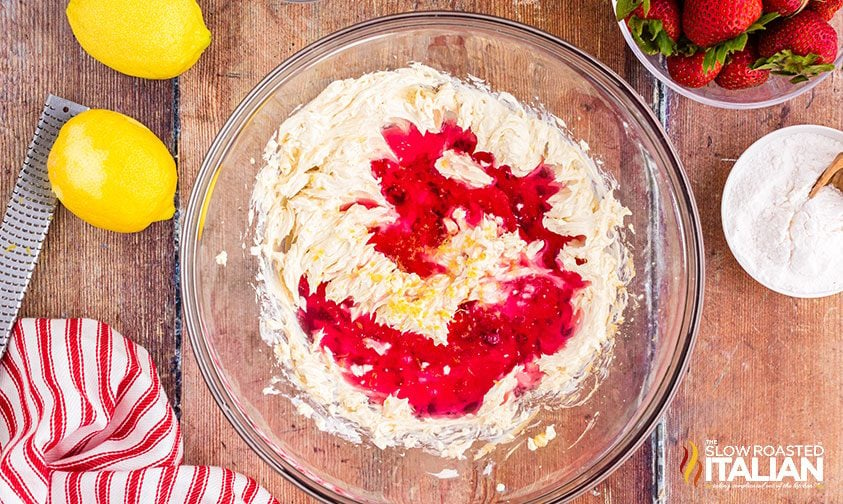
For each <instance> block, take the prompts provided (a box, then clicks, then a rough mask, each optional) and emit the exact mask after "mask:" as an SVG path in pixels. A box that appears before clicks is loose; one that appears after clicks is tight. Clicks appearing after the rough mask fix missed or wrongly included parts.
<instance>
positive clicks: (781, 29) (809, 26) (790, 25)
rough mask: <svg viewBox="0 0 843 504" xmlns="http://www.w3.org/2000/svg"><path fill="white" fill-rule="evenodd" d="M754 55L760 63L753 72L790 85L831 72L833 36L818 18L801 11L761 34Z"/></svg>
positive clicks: (835, 39)
mask: <svg viewBox="0 0 843 504" xmlns="http://www.w3.org/2000/svg"><path fill="white" fill-rule="evenodd" d="M758 54H759V55H760V56H761V59H759V60H758V61H756V62H755V64H754V65H753V68H754V69H756V70H771V71H772V72H773V73H774V74H777V75H790V76H793V79H791V81H792V82H794V83H796V82H802V81H805V80H808V79H810V78H811V77H814V76H816V75H819V74H821V73H824V72H829V71H831V70H834V58H836V57H837V33H836V32H835V31H834V28H833V27H832V26H831V25H830V24H828V22H827V21H825V20H824V19H823V18H821V17H820V15H819V14H817V13H816V12H814V11H812V10H804V11H802V12H800V13H799V14H797V15H795V16H793V17H791V18H787V19H783V20H781V21H780V22H778V23H776V24H775V25H774V26H772V27H771V28H770V30H769V31H767V32H766V33H764V34H763V35H762V36H761V40H760V41H759V42H758Z"/></svg>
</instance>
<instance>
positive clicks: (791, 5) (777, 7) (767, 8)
mask: <svg viewBox="0 0 843 504" xmlns="http://www.w3.org/2000/svg"><path fill="white" fill-rule="evenodd" d="M806 5H808V0H764V12H777V13H779V14H780V15H782V16H792V15H794V14H796V13H797V12H800V11H801V10H802V9H804V8H805V6H806Z"/></svg>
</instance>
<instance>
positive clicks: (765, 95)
mask: <svg viewBox="0 0 843 504" xmlns="http://www.w3.org/2000/svg"><path fill="white" fill-rule="evenodd" d="M617 5H618V0H612V12H615V8H616V7H617ZM830 23H831V25H832V26H833V27H834V29H835V30H837V46H838V47H843V16H840V15H837V16H834V18H833V19H832V20H831V21H830ZM618 26H619V27H620V29H621V33H622V34H623V38H624V40H626V45H628V46H629V49H630V50H631V51H632V53H633V54H635V57H636V58H638V61H640V62H641V64H642V65H644V67H645V68H646V69H647V71H648V72H650V73H651V74H653V76H654V77H656V78H657V79H658V80H660V81H662V82H663V83H665V84H667V86H668V87H670V89H672V90H674V91H676V92H677V93H679V94H681V95H682V96H684V97H686V98H690V99H692V100H694V101H698V102H700V103H703V104H705V105H711V106H713V107H719V108H725V109H735V110H747V109H756V108H764V107H771V106H773V105H778V104H780V103H784V102H786V101H788V100H792V99H793V98H796V97H797V96H799V95H802V94H804V93H807V92H808V91H810V90H812V89H814V88H815V87H817V86H819V85H820V83H821V82H822V81H824V80H825V79H827V78H828V77H829V76H830V75H831V74H832V73H833V72H826V73H824V74H823V75H820V76H818V77H814V78H813V79H811V80H810V81H808V82H803V83H801V84H791V83H790V80H788V79H787V78H785V77H778V76H775V75H771V76H770V79H769V80H768V81H767V82H765V83H764V84H762V85H760V86H758V87H754V88H750V89H740V90H730V89H723V88H721V87H720V86H718V85H717V84H715V83H713V82H712V83H711V84H709V85H707V86H704V87H701V88H697V89H691V88H686V87H683V86H680V85H679V84H677V83H675V82H673V79H672V78H671V77H670V74H669V73H668V72H667V64H666V63H665V60H664V58H662V57H661V56H648V55H646V54H644V52H643V51H641V49H640V48H639V47H638V44H636V43H635V40H633V39H632V34H630V33H629V28H628V27H627V26H626V23H625V22H619V23H618ZM834 66H835V67H837V69H838V70H835V72H836V71H839V69H840V67H842V66H843V50H841V51H839V53H838V55H837V60H835V62H834Z"/></svg>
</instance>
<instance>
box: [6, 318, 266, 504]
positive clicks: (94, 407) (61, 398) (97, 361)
mask: <svg viewBox="0 0 843 504" xmlns="http://www.w3.org/2000/svg"><path fill="white" fill-rule="evenodd" d="M181 460H182V439H181V431H180V429H179V423H178V420H177V419H176V416H175V413H174V412H173V409H172V408H171V407H170V404H169V402H167V396H166V395H165V394H164V391H163V389H162V388H161V384H160V383H159V381H158V374H157V373H156V371H155V365H154V364H153V363H152V360H151V359H150V357H149V354H148V353H147V352H146V350H144V349H143V348H142V347H140V346H138V345H136V344H134V343H132V342H131V341H129V340H128V339H126V338H124V337H123V336H121V335H120V334H119V333H117V332H116V331H112V330H111V328H110V327H108V326H107V325H105V324H102V323H100V322H97V321H95V320H88V319H71V320H49V319H24V320H19V321H18V323H17V324H16V325H15V328H14V330H13V332H12V337H11V341H10V342H9V348H8V351H7V352H6V355H5V357H3V359H2V361H0V502H2V503H3V504H6V503H18V502H22V503H37V504H42V503H47V502H49V503H53V504H59V503H74V504H75V503H82V502H84V503H97V504H105V503H109V504H112V503H144V504H147V503H150V504H151V503H277V501H276V500H275V499H274V498H273V497H272V496H270V495H269V493H268V492H267V491H266V490H264V489H263V488H261V487H259V486H258V485H257V483H255V482H254V481H253V480H251V479H249V478H247V477H245V476H243V475H241V474H237V473H234V472H232V471H230V470H228V469H222V468H219V467H206V466H183V465H180V463H181Z"/></svg>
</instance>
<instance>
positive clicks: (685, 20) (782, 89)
mask: <svg viewBox="0 0 843 504" xmlns="http://www.w3.org/2000/svg"><path fill="white" fill-rule="evenodd" d="M612 3H613V5H614V8H615V14H616V16H617V18H618V23H619V25H620V27H621V31H622V32H623V36H624V38H625V39H626V42H627V44H628V45H629V47H630V48H631V49H632V51H633V52H634V53H635V56H636V57H637V58H638V59H639V60H640V61H641V63H642V64H643V65H644V66H645V67H646V68H647V69H648V70H649V71H650V73H652V74H653V75H655V76H656V77H657V78H658V79H659V80H661V81H662V82H664V83H665V84H667V85H668V86H670V88H671V89H673V90H675V91H676V92H678V93H680V94H681V95H683V96H686V97H688V98H691V99H693V100H696V101H698V102H700V103H704V104H706V105H712V106H715V107H721V108H729V109H751V108H761V107H768V106H771V105H776V104H778V103H783V102H785V101H787V100H790V99H791V98H794V97H796V96H799V95H800V94H802V93H805V92H807V91H809V90H810V89H812V88H813V87H815V86H817V85H819V84H820V82H822V81H823V80H824V79H825V78H826V77H828V76H829V75H830V74H831V73H832V72H833V71H835V70H837V69H839V68H841V66H843V50H841V49H840V47H841V45H843V12H841V7H843V0H612Z"/></svg>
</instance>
